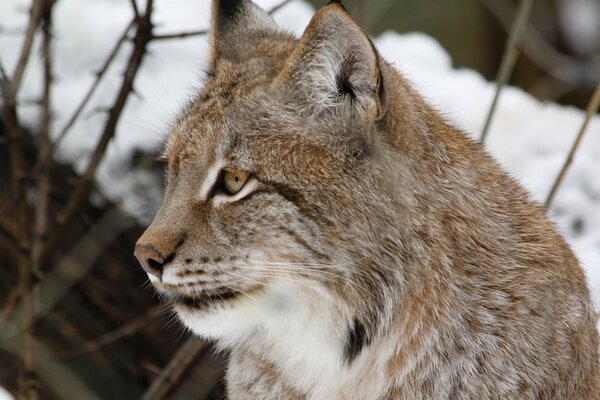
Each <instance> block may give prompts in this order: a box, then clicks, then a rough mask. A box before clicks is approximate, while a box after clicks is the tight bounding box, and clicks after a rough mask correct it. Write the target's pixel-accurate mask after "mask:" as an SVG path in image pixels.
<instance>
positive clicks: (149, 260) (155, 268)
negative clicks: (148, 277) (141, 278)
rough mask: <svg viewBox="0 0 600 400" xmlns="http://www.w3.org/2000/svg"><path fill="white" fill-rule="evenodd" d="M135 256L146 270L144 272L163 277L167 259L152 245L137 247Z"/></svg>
mask: <svg viewBox="0 0 600 400" xmlns="http://www.w3.org/2000/svg"><path fill="white" fill-rule="evenodd" d="M133 254H134V255H135V258H137V259H138V261H139V263H140V264H141V265H142V268H144V271H146V272H147V273H149V274H152V275H154V276H156V277H158V278H161V277H162V272H163V265H164V263H165V258H164V257H163V256H161V255H160V253H159V252H158V251H157V250H156V249H155V248H154V247H153V246H152V245H151V244H145V245H139V244H138V245H136V246H135V252H134V253H133Z"/></svg>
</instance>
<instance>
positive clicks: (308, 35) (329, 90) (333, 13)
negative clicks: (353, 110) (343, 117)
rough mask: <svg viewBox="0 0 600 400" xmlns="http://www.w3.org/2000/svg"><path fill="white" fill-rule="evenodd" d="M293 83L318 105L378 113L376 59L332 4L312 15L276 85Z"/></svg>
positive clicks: (342, 12) (354, 26)
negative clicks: (343, 106) (356, 108)
mask: <svg viewBox="0 0 600 400" xmlns="http://www.w3.org/2000/svg"><path fill="white" fill-rule="evenodd" d="M289 84H292V85H296V86H297V87H298V88H300V89H301V90H302V91H304V92H306V93H305V94H306V95H307V96H309V97H310V100H311V102H313V103H315V104H316V105H317V106H321V107H325V108H329V107H335V106H338V105H340V104H342V103H351V104H353V105H354V106H356V107H359V108H361V109H373V111H376V114H377V115H378V116H379V115H380V114H381V109H382V106H381V96H380V93H381V85H382V78H381V71H380V68H379V56H378V54H377V51H376V50H375V48H374V46H373V44H372V43H371V41H370V39H369V38H368V36H367V35H366V34H365V33H364V32H363V31H362V29H361V28H360V27H359V26H358V25H357V24H356V23H355V22H354V21H353V20H352V18H351V17H350V15H348V13H347V12H346V11H345V9H344V8H343V7H342V6H341V5H339V4H337V3H333V4H330V5H327V6H325V7H323V8H321V9H320V10H319V11H318V12H317V13H316V14H315V16H314V17H313V19H312V20H311V22H310V23H309V25H308V27H307V28H306V30H305V31H304V34H303V35H302V37H301V38H300V40H299V41H298V44H297V46H296V48H295V50H294V51H293V52H292V55H291V56H290V57H289V59H288V60H287V62H286V65H285V67H284V69H283V71H282V72H281V73H280V75H279V76H278V77H277V79H276V80H275V85H276V86H277V85H289Z"/></svg>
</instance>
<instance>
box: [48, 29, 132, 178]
mask: <svg viewBox="0 0 600 400" xmlns="http://www.w3.org/2000/svg"><path fill="white" fill-rule="evenodd" d="M134 22H135V20H132V21H131V22H130V23H129V25H127V27H126V28H125V29H124V30H123V33H122V34H121V36H120V37H119V40H118V41H117V43H116V44H115V46H114V47H113V48H112V50H111V52H110V53H109V54H108V57H107V58H106V60H105V61H104V63H103V64H102V66H101V67H100V69H99V70H98V72H97V73H96V79H95V80H94V83H92V86H90V88H89V89H88V91H87V93H86V95H85V97H84V98H83V100H82V101H81V103H79V106H77V109H76V110H75V111H74V112H73V115H71V118H69V120H68V121H67V123H66V124H65V126H64V127H63V128H62V129H61V130H60V133H59V134H58V136H57V138H56V140H55V141H54V143H53V144H52V146H51V148H50V149H49V152H48V154H45V156H44V159H43V163H42V166H44V165H46V164H47V163H48V162H49V159H50V157H51V156H52V151H53V149H54V148H55V147H57V146H58V145H59V144H60V142H61V141H62V140H63V139H64V137H65V136H66V135H67V133H68V132H69V131H70V130H71V128H72V127H73V125H75V122H77V120H78V119H79V117H80V116H81V113H82V112H83V110H84V109H85V107H86V106H87V104H88V103H89V101H90V99H91V98H92V96H93V95H94V93H95V92H96V89H97V88H98V85H99V84H100V81H101V80H102V78H103V77H104V75H105V74H106V71H108V67H110V65H111V64H112V62H113V61H114V59H115V57H116V56H117V53H118V52H119V49H120V48H121V46H122V45H123V43H124V42H125V40H126V39H127V34H128V33H129V30H130V29H131V27H132V26H133V25H134ZM39 167H40V166H39V165H38V168H39Z"/></svg>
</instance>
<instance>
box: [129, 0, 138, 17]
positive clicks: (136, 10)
mask: <svg viewBox="0 0 600 400" xmlns="http://www.w3.org/2000/svg"><path fill="white" fill-rule="evenodd" d="M130 2H131V8H132V9H133V14H134V15H135V17H136V18H137V17H139V16H140V10H139V9H138V6H137V2H136V0H130Z"/></svg>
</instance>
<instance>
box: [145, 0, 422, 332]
mask: <svg viewBox="0 0 600 400" xmlns="http://www.w3.org/2000/svg"><path fill="white" fill-rule="evenodd" d="M212 7H213V15H212V36H211V43H212V52H211V59H210V74H209V78H208V80H207V82H206V85H205V87H204V88H203V90H202V92H201V93H200V94H199V95H198V97H197V98H196V99H195V100H194V101H193V102H192V103H191V104H190V105H189V106H188V107H187V109H186V110H184V111H183V113H182V114H181V115H180V116H179V118H178V119H177V120H176V121H175V123H174V124H173V127H172V131H171V133H170V137H169V140H168V143H167V145H166V150H165V156H166V159H167V160H168V184H167V188H166V193H165V196H164V200H163V204H162V206H161V208H160V210H159V211H158V213H157V214H156V216H155V218H154V220H153V222H152V224H151V225H150V226H149V227H148V229H147V230H146V232H145V233H144V234H143V236H142V237H141V238H140V239H139V241H138V243H137V246H136V251H135V254H136V257H137V258H138V259H139V261H140V263H141V264H142V266H143V267H144V269H145V270H146V272H147V273H148V276H149V278H150V280H151V281H152V283H153V284H154V286H155V287H156V289H157V290H158V291H159V292H161V293H163V294H164V295H165V296H166V297H167V298H168V299H170V300H171V301H172V302H173V304H174V308H175V310H176V311H177V313H178V314H179V316H180V317H181V319H182V320H183V322H184V323H185V324H186V325H188V326H189V327H190V328H191V329H192V330H194V331H195V332H197V333H198V334H201V335H204V336H209V337H219V338H224V337H225V338H227V337H233V336H236V335H239V334H242V333H243V332H248V331H249V330H252V329H254V328H257V327H258V328H260V326H264V325H268V324H281V323H284V321H289V320H292V319H293V318H295V317H294V316H295V315H296V316H297V315H298V314H302V313H304V314H303V315H310V314H311V313H313V312H323V310H327V312H328V313H330V314H331V315H332V316H333V315H334V314H335V315H338V316H339V317H340V318H342V319H344V320H345V321H347V323H348V324H350V326H353V327H354V328H355V329H356V330H358V331H360V332H362V333H361V335H362V336H364V335H367V336H368V334H369V333H368V332H364V326H362V325H365V324H364V323H363V322H361V321H364V319H365V318H374V316H375V314H381V313H385V312H386V310H384V309H383V308H385V307H384V306H383V304H385V302H384V301H383V299H384V298H386V297H388V298H389V291H390V290H397V289H398V288H397V287H392V286H394V284H393V283H391V282H399V281H401V280H402V279H401V277H396V276H393V277H392V276H391V275H394V274H398V272H395V271H396V269H394V270H392V269H391V268H387V269H386V267H385V266H386V265H387V266H389V265H391V264H392V262H391V261H390V260H391V259H392V258H394V257H395V258H396V260H395V262H394V264H397V257H396V256H392V254H391V252H392V251H395V249H392V247H394V246H396V244H395V243H394V242H395V241H396V239H393V238H396V237H397V235H396V232H393V230H394V229H395V228H394V226H396V225H395V223H393V224H391V223H390V221H391V220H396V221H397V219H398V217H397V215H398V211H397V210H398V207H399V206H400V203H403V204H404V203H406V202H404V201H403V200H399V199H400V198H401V197H402V196H403V195H402V193H404V192H405V189H408V188H409V187H410V185H411V178H410V173H408V172H407V171H406V169H403V168H402V167H399V165H398V162H399V160H400V161H401V160H402V157H405V154H404V153H403V154H401V153H398V152H397V150H394V148H397V147H398V143H399V142H400V139H399V138H397V137H396V136H397V135H396V134H392V133H390V132H394V131H398V130H399V129H400V130H406V131H415V130H418V129H419V124H418V123H417V122H414V121H413V120H415V118H414V115H413V113H414V111H413V110H412V108H413V107H412V105H411V104H413V101H417V100H414V99H412V97H411V96H412V95H411V94H410V93H412V92H411V90H410V88H409V87H408V85H406V84H405V83H403V82H404V81H403V80H402V79H401V78H399V77H398V76H396V75H395V74H396V73H395V72H394V71H393V70H392V68H391V67H389V66H388V65H386V64H385V63H384V62H383V61H382V60H381V59H380V58H379V56H378V54H377V52H376V50H375V49H374V47H373V45H372V43H371V42H370V40H369V39H368V37H367V36H366V35H365V34H364V32H363V31H362V30H361V29H360V28H359V27H358V26H357V25H356V24H355V23H354V22H353V21H352V19H351V18H350V17H349V15H348V14H347V13H346V11H345V10H344V9H343V8H342V6H340V5H339V4H337V3H332V4H330V5H328V6H325V7H324V8H322V9H320V10H319V11H318V12H317V13H316V15H315V16H314V18H313V19H312V21H311V22H310V24H309V26H308V27H307V29H306V31H305V33H304V34H303V35H302V36H301V38H300V39H295V38H294V37H292V36H290V35H289V34H287V33H284V32H282V30H281V29H280V28H278V26H277V25H276V24H275V22H274V21H273V20H272V19H271V17H270V16H269V15H268V14H267V13H266V12H265V11H263V10H262V9H260V8H259V7H257V6H256V5H255V4H253V3H252V2H251V1H249V0H237V1H236V0H221V1H218V0H214V1H213V5H212ZM392 76H393V78H394V79H393V83H391V82H392V80H391V79H390V84H389V85H388V86H386V85H385V84H384V83H385V82H386V79H387V78H389V77H392ZM400 86H401V87H402V89H401V90H400V89H398V88H399V87H400ZM398 91H400V92H402V93H403V94H402V97H401V98H399V99H394V100H393V101H391V100H390V99H391V97H392V95H391V94H390V93H392V92H394V93H395V92H398ZM393 96H396V95H395V94H394V95H393ZM398 110H399V111H398ZM391 114H395V115H401V116H402V117H401V118H395V119H392V118H391V117H390V115H391ZM415 121H416V120H415ZM410 142H411V139H408V138H403V139H402V146H403V148H404V149H405V151H406V152H409V151H410V149H411V146H412V145H411V144H410ZM413 147H414V146H413ZM407 168H408V167H407ZM408 192H410V190H408ZM409 206H410V205H408V204H404V207H409ZM399 222H400V223H402V221H399ZM407 223H408V222H407ZM396 278H397V279H396ZM388 286H389V287H388Z"/></svg>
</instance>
